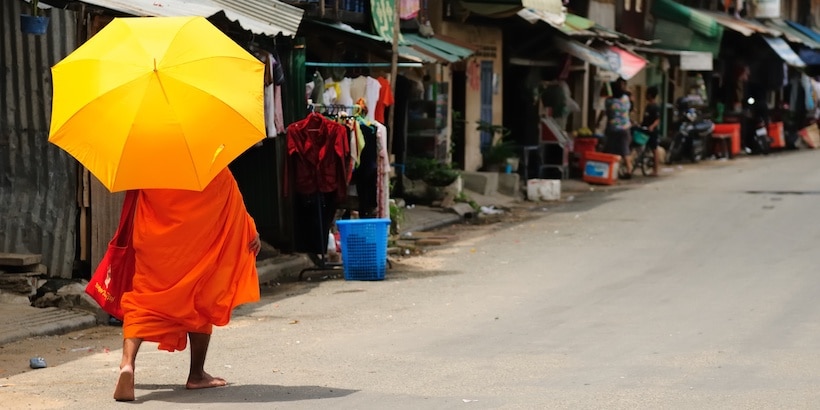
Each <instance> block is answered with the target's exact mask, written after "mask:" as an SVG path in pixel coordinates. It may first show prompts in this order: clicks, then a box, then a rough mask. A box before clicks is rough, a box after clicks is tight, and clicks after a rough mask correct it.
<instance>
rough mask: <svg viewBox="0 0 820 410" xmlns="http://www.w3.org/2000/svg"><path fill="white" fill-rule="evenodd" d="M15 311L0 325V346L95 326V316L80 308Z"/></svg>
mask: <svg viewBox="0 0 820 410" xmlns="http://www.w3.org/2000/svg"><path fill="white" fill-rule="evenodd" d="M24 307H25V308H29V309H33V310H29V309H26V310H25V311H21V312H16V313H15V314H14V317H7V318H5V319H6V320H7V322H5V323H3V324H2V325H0V329H2V332H0V346H2V345H4V344H7V343H11V342H16V341H20V340H24V339H27V338H29V337H35V336H50V335H54V334H64V333H68V332H72V331H75V330H82V329H88V328H91V327H94V326H97V316H96V315H94V314H93V313H89V312H85V311H82V310H68V309H61V308H55V307H51V308H32V307H30V306H28V305H26V306H24Z"/></svg>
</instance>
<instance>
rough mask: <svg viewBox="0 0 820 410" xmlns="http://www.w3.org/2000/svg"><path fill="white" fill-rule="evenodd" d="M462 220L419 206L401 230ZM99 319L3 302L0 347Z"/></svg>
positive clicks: (301, 264) (272, 278)
mask: <svg viewBox="0 0 820 410" xmlns="http://www.w3.org/2000/svg"><path fill="white" fill-rule="evenodd" d="M460 220H461V217H460V216H458V215H456V214H455V213H453V212H451V211H447V210H442V209H440V208H430V207H424V206H416V207H413V208H412V209H407V210H406V211H405V221H404V224H403V226H402V231H403V232H419V231H428V230H432V229H435V228H439V227H442V226H446V225H449V224H454V223H457V222H459V221H460ZM256 266H257V270H258V272H259V283H260V284H263V283H276V282H281V281H284V280H295V279H297V278H298V277H299V274H300V272H301V271H302V270H303V269H306V268H311V267H313V266H314V264H313V262H311V261H310V259H309V258H308V257H307V256H306V255H304V254H281V255H278V256H275V257H272V258H269V259H264V260H260V261H258V262H257V265H256ZM21 298H23V299H25V298H24V297H21ZM18 299H19V298H18ZM100 317H106V316H105V314H104V312H102V311H99V312H98V313H93V312H90V311H87V310H82V309H61V308H54V307H50V308H36V307H33V306H30V305H29V304H27V303H20V302H3V301H0V346H2V345H4V344H7V343H11V342H15V341H19V340H25V339H27V338H30V337H35V336H48V335H57V334H64V333H68V332H72V331H75V330H81V329H87V328H90V327H94V326H97V325H98V318H100Z"/></svg>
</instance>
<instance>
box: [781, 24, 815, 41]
mask: <svg viewBox="0 0 820 410" xmlns="http://www.w3.org/2000/svg"><path fill="white" fill-rule="evenodd" d="M786 23H787V24H788V25H790V26H792V27H793V28H795V29H796V30H798V31H800V32H801V33H803V34H805V35H806V36H807V37H809V38H811V39H812V40H814V41H816V42H818V43H820V33H818V32H816V31H814V30H812V29H810V28H808V27H806V26H804V25H802V24H798V23H795V22H793V21H790V20H786Z"/></svg>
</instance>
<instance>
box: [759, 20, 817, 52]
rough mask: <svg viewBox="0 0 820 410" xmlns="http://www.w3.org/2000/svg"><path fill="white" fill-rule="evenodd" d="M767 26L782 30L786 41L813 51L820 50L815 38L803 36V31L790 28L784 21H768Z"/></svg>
mask: <svg viewBox="0 0 820 410" xmlns="http://www.w3.org/2000/svg"><path fill="white" fill-rule="evenodd" d="M765 24H766V25H767V26H769V27H772V28H774V29H777V30H780V32H781V33H783V36H784V37H785V38H786V40H788V41H790V42H792V43H798V44H803V45H804V46H806V47H809V48H813V49H820V42H818V41H815V40H814V39H813V38H811V37H809V36H807V35H805V34H803V32H802V31H800V30H798V29H796V28H794V27H792V26H790V25H789V24H788V23H786V22H785V21H783V20H780V19H771V20H768V21H766V22H765Z"/></svg>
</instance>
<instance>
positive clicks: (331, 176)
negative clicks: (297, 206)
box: [285, 113, 350, 200]
mask: <svg viewBox="0 0 820 410" xmlns="http://www.w3.org/2000/svg"><path fill="white" fill-rule="evenodd" d="M287 144H288V154H287V157H288V158H287V166H286V167H285V194H286V195H287V194H288V193H289V191H288V185H287V184H288V172H289V171H292V172H294V173H295V175H294V177H293V184H294V186H293V190H294V192H296V193H299V194H314V193H316V192H322V193H328V192H334V191H335V192H336V197H337V198H338V199H339V200H343V199H344V198H345V196H346V195H347V183H348V180H349V175H348V174H349V172H348V166H347V162H348V161H349V158H350V141H349V136H348V129H347V127H345V126H344V125H341V124H339V123H336V122H334V121H331V120H329V119H327V118H325V117H324V116H322V115H321V114H317V113H311V114H309V115H308V116H307V117H306V118H305V119H303V120H301V121H298V122H295V123H293V124H291V125H289V126H288V130H287Z"/></svg>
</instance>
